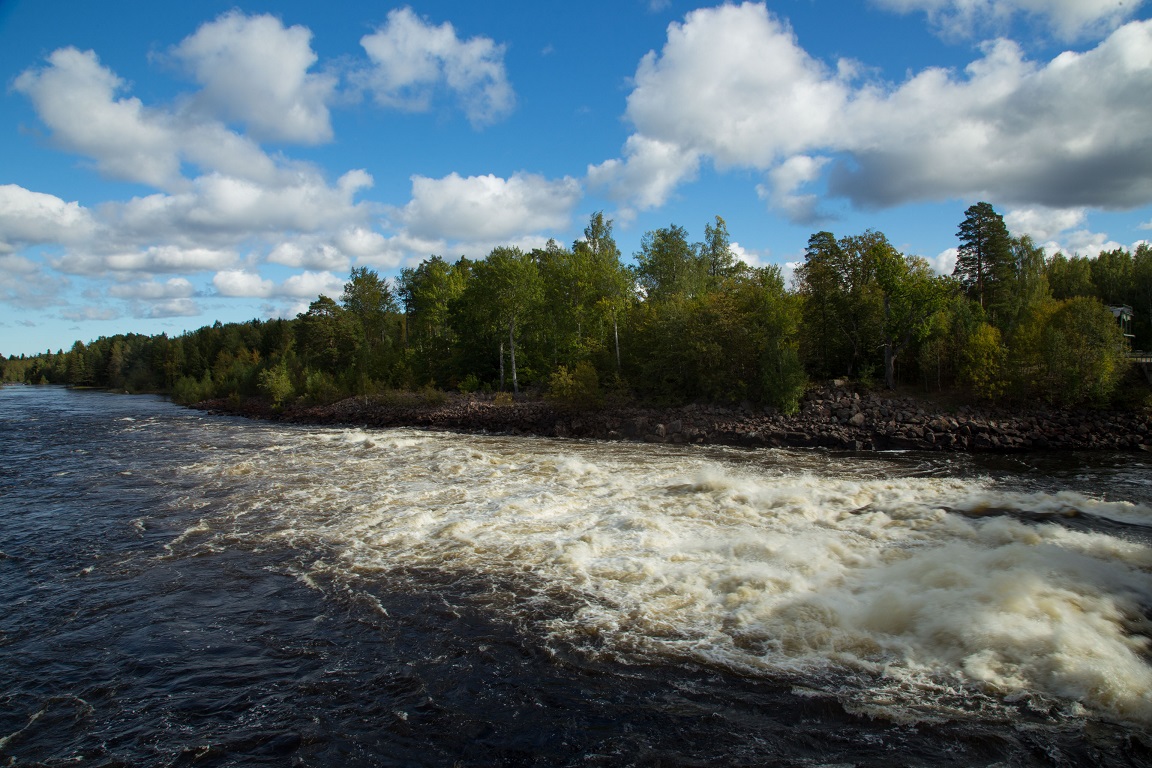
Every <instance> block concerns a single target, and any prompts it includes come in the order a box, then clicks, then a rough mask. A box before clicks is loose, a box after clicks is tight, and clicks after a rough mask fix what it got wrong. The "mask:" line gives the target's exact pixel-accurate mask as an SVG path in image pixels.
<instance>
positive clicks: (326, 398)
mask: <svg viewBox="0 0 1152 768" xmlns="http://www.w3.org/2000/svg"><path fill="white" fill-rule="evenodd" d="M340 394H341V393H340V388H339V387H338V386H336V380H335V379H333V378H332V376H331V374H328V373H325V372H324V371H308V372H307V374H305V376H304V397H306V398H307V399H308V402H310V403H313V404H314V405H327V404H328V403H334V402H336V401H337V400H339V399H340Z"/></svg>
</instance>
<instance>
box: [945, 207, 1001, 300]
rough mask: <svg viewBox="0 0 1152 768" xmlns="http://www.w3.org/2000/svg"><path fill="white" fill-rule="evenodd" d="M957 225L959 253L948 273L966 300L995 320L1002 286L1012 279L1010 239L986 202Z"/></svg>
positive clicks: (971, 211) (996, 214) (999, 217)
mask: <svg viewBox="0 0 1152 768" xmlns="http://www.w3.org/2000/svg"><path fill="white" fill-rule="evenodd" d="M964 215H965V218H964V221H962V222H960V231H959V232H957V233H956V236H957V237H958V238H960V250H959V253H958V254H957V255H956V268H955V270H953V272H952V274H953V275H954V276H955V277H957V278H959V279H960V284H961V285H962V286H963V287H964V290H965V292H966V293H967V294H968V297H969V298H971V299H973V300H975V301H977V302H978V303H979V304H980V306H981V307H983V308H984V310H985V311H986V312H988V314H989V316H990V317H992V319H993V321H995V320H996V319H997V318H996V314H997V310H998V309H1000V307H999V306H998V305H999V303H1000V301H1001V300H1002V299H1004V298H1006V297H1005V296H1004V295H1003V294H1004V293H1005V292H1006V291H1004V290H1003V289H1004V288H1006V287H1007V286H1006V284H1007V283H1008V282H1009V280H1010V279H1011V276H1012V264H1013V258H1012V238H1011V236H1009V234H1008V227H1006V226H1005V225H1004V217H1003V216H1001V215H1000V214H998V213H996V210H995V209H994V208H993V207H992V206H991V204H989V203H976V204H975V205H972V206H969V208H968V210H967V211H965V212H964Z"/></svg>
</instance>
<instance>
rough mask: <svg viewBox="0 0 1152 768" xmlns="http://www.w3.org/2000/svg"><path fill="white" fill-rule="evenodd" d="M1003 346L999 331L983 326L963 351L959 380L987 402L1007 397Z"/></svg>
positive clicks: (970, 338) (981, 325) (961, 353)
mask: <svg viewBox="0 0 1152 768" xmlns="http://www.w3.org/2000/svg"><path fill="white" fill-rule="evenodd" d="M1004 357H1005V353H1004V347H1003V345H1002V344H1001V343H1000V331H999V330H997V329H996V328H995V327H993V326H991V325H989V324H988V323H981V324H980V326H979V327H977V328H976V330H975V331H974V332H973V333H972V335H971V336H969V337H968V341H967V343H966V344H965V345H964V348H963V350H961V352H960V380H961V381H963V382H964V383H966V384H968V386H970V387H971V388H972V392H973V393H974V394H975V395H976V396H977V397H981V398H984V399H986V400H993V399H995V398H997V397H999V396H1000V395H1002V394H1004V390H1005V385H1004Z"/></svg>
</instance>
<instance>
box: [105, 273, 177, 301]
mask: <svg viewBox="0 0 1152 768" xmlns="http://www.w3.org/2000/svg"><path fill="white" fill-rule="evenodd" d="M195 293H196V289H195V288H194V287H193V285H192V283H191V282H189V281H188V279H187V278H184V277H173V278H169V279H168V280H166V281H165V282H162V283H161V282H157V281H155V280H152V281H149V282H145V283H125V284H122V285H113V286H112V287H110V288H109V289H108V295H109V296H111V297H113V298H116V299H147V300H150V301H160V300H168V299H187V298H190V297H191V296H193V295H195Z"/></svg>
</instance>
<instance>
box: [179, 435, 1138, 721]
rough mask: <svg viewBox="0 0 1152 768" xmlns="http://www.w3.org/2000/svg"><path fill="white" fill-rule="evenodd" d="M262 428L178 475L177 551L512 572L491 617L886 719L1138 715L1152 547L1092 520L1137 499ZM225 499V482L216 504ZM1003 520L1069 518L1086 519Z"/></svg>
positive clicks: (785, 461) (632, 453) (498, 575)
mask: <svg viewBox="0 0 1152 768" xmlns="http://www.w3.org/2000/svg"><path fill="white" fill-rule="evenodd" d="M269 434H272V433H269ZM275 438H276V440H277V441H278V442H277V443H276V444H275V445H260V446H252V449H251V450H249V451H246V452H244V453H229V452H227V451H217V452H215V453H213V454H211V457H210V459H209V460H208V461H206V462H203V463H201V464H199V465H196V466H193V467H190V468H188V469H187V470H186V471H188V472H191V473H193V474H196V475H199V476H201V477H202V479H203V486H204V488H205V489H206V491H207V493H206V496H205V499H200V500H183V501H184V502H191V503H196V504H203V505H204V506H205V515H206V516H205V518H204V519H203V520H202V521H201V522H200V524H199V525H197V526H194V528H192V529H190V530H189V531H187V532H185V537H191V536H196V537H200V536H205V535H206V534H210V533H212V532H215V533H217V534H219V536H218V538H216V539H211V537H210V538H209V542H210V543H209V544H208V545H209V546H226V545H227V544H226V542H227V538H228V537H229V536H233V537H234V536H242V537H245V538H249V537H252V538H255V539H257V543H258V541H259V540H260V539H261V538H264V537H270V538H275V539H287V540H289V541H290V542H291V543H294V544H298V545H300V546H301V548H302V549H307V548H315V547H316V546H317V545H320V548H321V551H323V552H326V553H329V554H328V555H325V556H324V557H322V558H321V559H318V560H316V561H314V562H310V563H309V564H308V565H307V566H306V572H305V573H303V574H302V577H303V578H305V579H310V578H313V577H315V576H319V575H321V574H324V575H341V574H344V575H352V576H356V575H369V576H370V575H371V574H373V573H378V572H381V571H388V570H393V569H398V568H421V567H429V568H436V569H440V570H444V571H450V572H461V573H470V574H486V575H489V576H491V577H492V579H493V583H494V584H495V583H506V582H507V581H509V580H523V581H524V582H525V583H527V584H530V585H533V588H534V589H535V590H536V594H535V597H527V598H526V597H523V596H520V597H517V598H515V599H512V598H509V604H508V606H507V609H508V610H515V609H516V600H520V601H521V607H523V605H522V602H523V601H524V600H546V599H547V598H545V597H544V595H552V594H555V593H556V592H560V593H562V594H564V595H565V596H566V597H567V598H568V599H569V600H570V601H575V603H576V604H577V605H579V606H581V607H579V609H578V610H575V611H570V610H569V611H557V612H556V615H557V618H555V619H553V620H552V621H551V622H550V624H549V625H548V627H547V628H548V630H549V631H550V632H551V633H553V634H554V636H555V637H556V638H557V640H559V641H572V642H576V643H578V644H580V643H582V642H583V641H585V640H588V639H590V638H591V639H595V640H596V641H597V647H600V648H603V649H604V650H603V652H605V653H611V654H614V655H617V656H619V657H620V658H622V659H625V660H627V659H630V658H631V659H637V660H643V659H653V658H655V659H658V660H663V661H665V662H667V661H668V660H669V659H672V660H687V661H692V662H698V663H706V664H718V665H723V666H726V667H729V668H735V669H739V670H742V671H744V672H746V673H748V674H754V675H763V676H765V677H768V678H773V679H780V680H786V681H790V682H791V683H793V684H794V685H796V686H797V687H798V689H803V690H808V691H812V692H813V693H814V694H815V695H836V696H837V697H839V698H840V699H841V700H842V701H844V702H845V703H847V704H848V705H849V706H851V707H855V708H857V709H859V710H862V711H867V712H870V713H873V714H877V715H881V716H884V717H888V718H896V719H900V718H912V719H925V718H931V717H933V716H936V715H943V714H944V713H945V711H946V710H947V714H948V715H949V716H955V715H956V714H957V712H956V711H954V709H955V708H959V709H960V710H963V709H964V708H965V707H969V708H972V707H980V708H982V709H984V710H985V712H984V714H985V715H986V714H988V712H987V711H986V710H987V709H988V708H989V707H991V708H995V707H1000V706H1003V707H1011V706H1014V705H1017V704H1020V703H1021V702H1023V703H1025V704H1026V705H1029V706H1032V707H1033V708H1035V709H1038V710H1041V711H1042V710H1045V709H1046V708H1049V707H1054V708H1055V709H1056V710H1058V711H1060V712H1063V713H1065V714H1067V715H1072V716H1075V715H1078V714H1081V713H1087V714H1088V715H1091V716H1098V717H1103V718H1106V719H1110V720H1118V721H1124V722H1133V723H1137V724H1139V725H1140V726H1142V727H1147V726H1149V725H1152V667H1150V666H1149V639H1148V638H1149V635H1152V623H1150V622H1149V620H1148V619H1147V618H1146V615H1145V614H1146V612H1147V611H1148V610H1149V603H1150V597H1152V550H1150V549H1149V547H1148V546H1146V545H1145V544H1143V543H1140V542H1139V541H1137V540H1135V539H1126V538H1121V537H1119V536H1117V535H1116V534H1114V533H1109V532H1107V531H1104V530H1101V531H1092V530H1090V529H1091V525H1090V523H1091V520H1093V519H1100V520H1115V521H1121V522H1125V523H1128V524H1135V525H1137V526H1152V510H1150V509H1149V508H1148V507H1145V506H1143V505H1139V504H1132V503H1128V502H1124V501H1103V500H1100V499H1094V498H1090V497H1087V496H1084V495H1080V494H1077V493H1073V492H1070V491H1064V492H1060V493H1054V494H1045V493H1035V492H1022V491H1020V490H1014V489H1012V488H1008V487H1002V486H1000V485H998V484H996V483H995V482H993V481H991V480H987V479H983V480H982V479H979V478H964V479H957V478H910V477H892V476H890V475H887V474H886V473H885V472H883V471H880V470H875V469H873V470H870V471H868V470H863V469H861V468H860V465H859V463H855V464H853V463H851V462H852V461H853V460H851V459H843V460H838V459H833V458H829V457H827V456H823V455H821V454H814V453H803V452H782V451H771V452H763V453H759V454H755V460H753V461H749V460H748V459H749V458H750V455H749V454H738V453H736V452H731V451H729V452H725V451H720V450H713V451H702V450H689V449H672V448H667V449H658V448H653V447H650V446H638V445H616V444H612V445H605V444H590V443H574V442H555V441H547V440H525V439H516V438H477V437H466V436H458V435H449V434H438V433H423V432H414V431H389V432H363V431H355V430H354V431H337V430H328V431H309V430H285V431H283V432H282V433H278V434H276V435H275ZM223 488H227V489H230V490H232V491H236V490H240V491H242V493H230V494H228V495H227V496H219V497H213V494H212V493H211V491H212V490H213V489H223ZM217 498H224V499H225V501H223V502H220V501H218V500H217ZM220 504H223V505H224V507H223V508H222V509H221V508H220ZM1003 510H1023V511H1025V512H1027V513H1032V516H1033V517H1035V516H1036V515H1053V516H1054V518H1055V519H1059V518H1060V516H1064V515H1073V514H1076V515H1081V516H1083V518H1084V519H1086V520H1088V522H1089V525H1088V526H1087V527H1088V528H1089V530H1086V531H1077V530H1071V529H1069V528H1068V527H1065V526H1062V525H1060V524H1058V523H1056V522H1038V523H1037V522H1023V521H1021V520H1018V519H1016V518H1014V517H1013V516H1012V515H1011V514H1002V511H1003ZM1142 530H1145V532H1146V529H1142ZM225 533H226V534H227V535H226V536H225V535H224V534H225ZM212 542H214V543H212Z"/></svg>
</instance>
